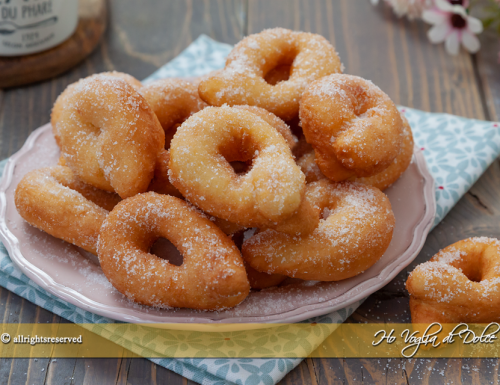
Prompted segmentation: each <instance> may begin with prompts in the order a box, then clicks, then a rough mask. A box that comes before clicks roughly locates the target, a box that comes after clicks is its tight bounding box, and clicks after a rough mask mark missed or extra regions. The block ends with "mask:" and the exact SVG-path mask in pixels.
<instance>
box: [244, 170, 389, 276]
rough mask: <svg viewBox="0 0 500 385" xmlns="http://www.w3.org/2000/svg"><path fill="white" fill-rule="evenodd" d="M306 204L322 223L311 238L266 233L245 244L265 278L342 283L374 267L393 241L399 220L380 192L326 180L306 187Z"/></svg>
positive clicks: (251, 260)
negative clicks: (268, 275)
mask: <svg viewBox="0 0 500 385" xmlns="http://www.w3.org/2000/svg"><path fill="white" fill-rule="evenodd" d="M306 199H308V200H310V201H311V202H312V203H313V204H314V206H315V209H316V215H318V216H320V215H321V217H322V218H323V219H321V220H320V222H319V225H318V227H317V228H316V229H315V230H314V232H312V233H311V234H309V235H307V236H291V235H288V234H284V233H279V232H277V231H274V230H265V231H262V232H259V233H258V234H256V235H254V236H253V237H251V238H250V239H248V240H246V241H245V242H244V243H243V248H242V254H243V259H244V260H245V261H246V262H247V263H248V264H250V266H252V267H253V268H254V269H256V270H258V271H260V272H266V273H274V274H283V275H287V276H289V277H295V278H300V279H305V280H317V281H339V280H342V279H346V278H350V277H353V276H355V275H357V274H359V273H361V272H363V271H365V270H366V269H368V268H369V267H370V266H372V265H373V264H374V263H375V262H377V261H378V260H379V259H380V257H381V256H382V255H383V254H384V252H385V250H386V249H387V247H389V243H390V242H391V239H392V232H393V229H394V223H395V219H394V214H393V212H392V209H391V204H390V202H389V199H388V198H387V197H386V196H385V194H384V193H382V192H381V191H380V190H378V189H376V188H374V187H371V186H366V185H362V184H359V183H351V182H343V183H332V182H329V181H328V180H327V179H323V180H320V181H318V182H314V183H311V184H309V185H308V186H307V192H306Z"/></svg>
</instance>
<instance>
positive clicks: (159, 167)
mask: <svg viewBox="0 0 500 385" xmlns="http://www.w3.org/2000/svg"><path fill="white" fill-rule="evenodd" d="M169 162H170V152H169V151H167V150H162V151H160V154H159V155H158V160H157V162H156V167H155V172H154V177H153V180H152V181H151V183H150V185H149V187H148V191H154V192H156V193H158V194H166V195H172V196H174V197H177V198H183V197H182V194H181V193H180V192H179V190H177V189H176V188H175V187H174V185H173V184H172V183H170V180H169V179H168V178H169V177H168V170H169V168H168V163H169Z"/></svg>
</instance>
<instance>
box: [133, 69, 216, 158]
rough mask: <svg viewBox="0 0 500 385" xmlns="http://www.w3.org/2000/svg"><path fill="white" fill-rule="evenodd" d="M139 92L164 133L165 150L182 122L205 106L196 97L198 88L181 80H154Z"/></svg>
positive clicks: (197, 96) (198, 97)
mask: <svg viewBox="0 0 500 385" xmlns="http://www.w3.org/2000/svg"><path fill="white" fill-rule="evenodd" d="M139 92H140V93H141V95H142V96H144V99H146V101H147V102H148V103H149V105H150V106H151V108H152V109H153V111H154V113H155V114H156V116H157V117H158V120H159V122H160V124H161V126H162V127H163V130H164V131H165V148H166V149H168V148H169V147H170V142H171V141H172V138H173V137H174V134H175V132H176V131H177V128H178V127H179V126H180V125H181V124H182V122H184V121H185V120H186V119H187V118H189V117H190V116H191V115H192V114H194V113H196V112H198V111H200V110H202V109H204V108H205V107H206V106H207V104H206V103H205V102H204V101H203V100H201V99H200V96H199V95H198V86H197V85H195V84H194V83H193V82H190V81H187V80H183V79H177V78H169V79H160V80H156V81H154V82H152V83H150V84H148V85H147V86H144V87H143V88H141V89H140V91H139Z"/></svg>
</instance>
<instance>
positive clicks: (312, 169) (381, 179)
mask: <svg viewBox="0 0 500 385" xmlns="http://www.w3.org/2000/svg"><path fill="white" fill-rule="evenodd" d="M402 118H403V122H404V126H403V145H402V146H401V152H400V153H399V155H398V156H397V157H396V159H394V161H393V162H392V163H391V164H390V165H389V167H387V168H386V169H385V170H383V171H381V172H380V173H378V174H375V175H373V176H368V177H364V178H363V177H361V178H357V177H351V178H349V179H348V180H349V181H352V182H360V183H364V184H367V185H370V186H373V187H376V188H378V189H379V190H382V191H383V190H385V189H386V188H387V187H389V186H390V185H392V184H393V183H394V182H395V181H397V180H398V179H399V177H400V176H401V175H402V174H403V173H404V172H405V171H406V169H407V168H408V166H409V165H410V163H411V159H412V156H413V146H414V143H413V135H412V132H411V127H410V125H409V123H408V121H407V120H406V118H404V117H403V116H402ZM314 158H315V154H314V150H313V151H311V152H308V153H306V154H304V155H303V156H302V157H300V158H299V159H298V160H297V164H298V165H299V167H300V168H301V170H302V172H303V173H304V175H305V176H306V182H307V183H311V182H316V181H318V180H320V179H324V178H326V176H324V174H323V173H322V172H321V170H320V169H319V167H318V165H317V164H316V162H315V159H314Z"/></svg>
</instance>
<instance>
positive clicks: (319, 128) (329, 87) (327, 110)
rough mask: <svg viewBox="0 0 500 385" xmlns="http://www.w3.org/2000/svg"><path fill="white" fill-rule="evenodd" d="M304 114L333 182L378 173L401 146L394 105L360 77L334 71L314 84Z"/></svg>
mask: <svg viewBox="0 0 500 385" xmlns="http://www.w3.org/2000/svg"><path fill="white" fill-rule="evenodd" d="M300 119H301V123H302V129H303V130H304V135H305V137H306V140H307V142H308V143H310V144H311V145H312V146H313V148H314V150H315V152H316V163H317V164H318V166H319V168H320V170H321V172H322V173H323V174H324V175H325V176H326V177H328V178H330V179H331V180H333V181H337V182H338V181H342V180H346V179H348V178H349V177H352V176H357V177H367V176H372V175H375V174H378V173H380V172H381V171H382V170H384V169H385V168H387V167H388V166H389V165H390V164H391V163H392V162H393V161H394V159H395V158H396V157H397V156H398V154H399V153H400V151H401V144H402V140H403V121H402V120H401V116H400V113H399V111H398V110H397V108H396V106H395V104H394V103H393V102H392V101H391V100H390V99H389V97H388V96H387V95H386V94H385V93H384V92H383V91H382V90H381V89H380V88H378V87H377V86H375V85H374V84H373V83H372V82H370V81H368V80H365V79H362V78H360V77H357V76H351V75H342V74H334V75H330V76H326V77H324V78H322V79H319V80H317V81H315V82H313V83H312V84H310V85H309V86H308V87H307V89H306V90H305V92H304V94H303V96H302V99H301V102H300Z"/></svg>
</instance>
